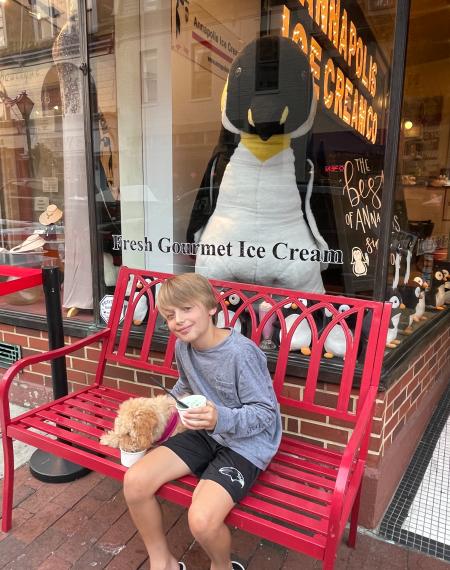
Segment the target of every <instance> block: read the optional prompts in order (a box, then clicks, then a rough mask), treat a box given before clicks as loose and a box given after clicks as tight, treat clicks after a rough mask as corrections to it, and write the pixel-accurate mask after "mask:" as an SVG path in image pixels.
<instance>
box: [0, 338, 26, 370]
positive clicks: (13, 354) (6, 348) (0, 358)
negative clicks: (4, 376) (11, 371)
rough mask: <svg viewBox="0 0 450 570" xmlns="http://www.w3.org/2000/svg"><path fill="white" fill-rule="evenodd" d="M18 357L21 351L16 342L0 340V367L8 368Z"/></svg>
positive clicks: (20, 355) (20, 356)
mask: <svg viewBox="0 0 450 570" xmlns="http://www.w3.org/2000/svg"><path fill="white" fill-rule="evenodd" d="M20 358H22V352H21V349H20V346H19V345H18V344H9V343H7V342H0V367H2V368H9V367H10V366H11V364H14V362H17V361H18V360H19V359H20Z"/></svg>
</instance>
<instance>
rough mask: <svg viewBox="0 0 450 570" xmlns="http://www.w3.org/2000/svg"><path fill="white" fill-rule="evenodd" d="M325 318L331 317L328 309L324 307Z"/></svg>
mask: <svg viewBox="0 0 450 570" xmlns="http://www.w3.org/2000/svg"><path fill="white" fill-rule="evenodd" d="M325 316H326V317H328V318H330V317H331V311H330V310H329V309H327V307H325Z"/></svg>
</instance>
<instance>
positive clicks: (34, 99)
mask: <svg viewBox="0 0 450 570" xmlns="http://www.w3.org/2000/svg"><path fill="white" fill-rule="evenodd" d="M80 64H81V60H80V30H79V19H78V12H77V9H76V3H75V4H74V3H66V2H52V3H48V2H21V1H11V0H5V1H4V2H2V3H1V5H0V141H1V142H0V184H1V186H0V224H1V225H0V247H1V249H0V264H3V265H20V266H24V267H40V266H41V265H42V264H43V262H44V261H45V260H46V259H47V258H53V259H54V262H55V263H56V264H58V265H59V267H60V268H61V270H62V272H63V275H64V289H63V296H62V300H63V305H64V308H65V314H67V313H69V316H72V317H74V316H75V315H76V317H77V318H78V319H81V320H88V321H90V320H92V315H93V312H92V309H93V301H92V298H93V295H92V261H91V251H90V246H89V232H90V230H89V210H88V200H87V179H88V178H87V173H86V156H85V153H86V150H85V149H86V144H85V127H84V110H83V96H82V72H81V71H80ZM0 309H2V310H8V311H12V312H15V313H23V312H27V313H32V314H36V315H43V314H44V313H45V307H44V302H43V295H42V290H41V288H35V289H33V290H27V291H25V292H23V293H15V294H13V295H10V296H7V297H3V298H0Z"/></svg>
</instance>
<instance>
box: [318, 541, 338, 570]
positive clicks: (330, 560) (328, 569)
mask: <svg viewBox="0 0 450 570" xmlns="http://www.w3.org/2000/svg"><path fill="white" fill-rule="evenodd" d="M336 548H337V544H334V545H333V546H332V547H331V548H327V550H326V553H325V558H324V559H323V564H322V569H323V570H333V568H334V564H335V562H336Z"/></svg>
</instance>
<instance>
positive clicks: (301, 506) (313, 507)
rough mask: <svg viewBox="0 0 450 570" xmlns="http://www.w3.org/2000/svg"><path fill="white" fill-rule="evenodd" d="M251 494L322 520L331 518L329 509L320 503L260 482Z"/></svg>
mask: <svg viewBox="0 0 450 570" xmlns="http://www.w3.org/2000/svg"><path fill="white" fill-rule="evenodd" d="M251 494H252V495H256V496H257V497H258V498H259V499H262V498H264V499H270V501H272V502H277V503H280V504H281V505H286V506H292V507H294V508H296V509H298V510H300V511H306V512H308V513H311V514H313V515H316V516H318V517H321V518H326V519H327V518H329V516H330V508H329V507H324V506H323V505H320V504H319V503H314V502H313V501H307V500H305V499H301V498H299V497H295V496H293V495H290V494H288V493H284V492H283V491H277V490H276V489H274V488H273V487H267V486H266V485H262V484H261V483H260V481H259V480H258V481H257V482H256V483H255V484H254V485H253V487H252V489H251Z"/></svg>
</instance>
